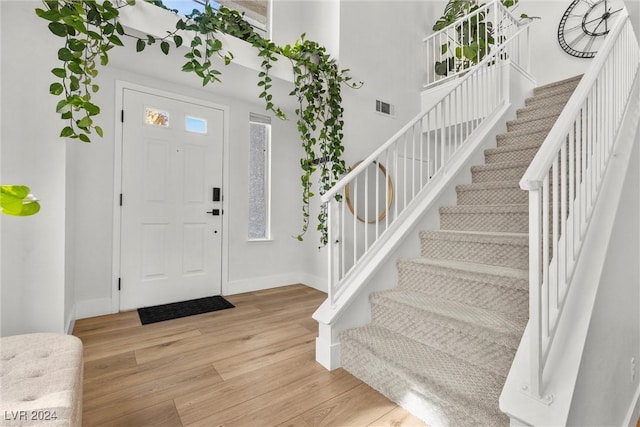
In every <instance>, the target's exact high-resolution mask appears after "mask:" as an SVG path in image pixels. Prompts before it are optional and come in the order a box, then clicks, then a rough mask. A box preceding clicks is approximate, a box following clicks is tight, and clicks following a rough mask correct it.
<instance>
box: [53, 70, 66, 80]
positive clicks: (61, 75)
mask: <svg viewBox="0 0 640 427" xmlns="http://www.w3.org/2000/svg"><path fill="white" fill-rule="evenodd" d="M51 73H52V74H53V75H54V76H56V77H59V78H61V79H64V78H65V77H67V71H66V70H65V69H64V68H54V69H53V70H51Z"/></svg>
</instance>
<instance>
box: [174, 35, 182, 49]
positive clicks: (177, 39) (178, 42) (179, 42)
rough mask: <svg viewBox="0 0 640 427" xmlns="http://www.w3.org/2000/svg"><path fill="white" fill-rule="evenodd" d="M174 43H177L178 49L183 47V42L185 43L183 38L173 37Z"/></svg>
mask: <svg viewBox="0 0 640 427" xmlns="http://www.w3.org/2000/svg"><path fill="white" fill-rule="evenodd" d="M173 42H174V43H175V45H176V47H180V46H182V42H183V40H182V37H181V36H179V35H175V36H173Z"/></svg>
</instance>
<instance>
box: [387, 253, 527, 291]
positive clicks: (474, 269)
mask: <svg viewBox="0 0 640 427" xmlns="http://www.w3.org/2000/svg"><path fill="white" fill-rule="evenodd" d="M398 264H413V265H419V266H431V267H433V268H441V269H445V270H448V272H447V274H451V272H452V271H459V272H466V273H471V275H472V276H473V277H478V275H487V276H499V277H501V278H505V277H506V278H511V279H518V280H521V281H522V283H521V284H520V285H519V286H518V287H517V288H518V289H521V290H523V291H528V290H529V284H528V283H527V282H528V280H529V271H528V270H521V269H518V268H509V267H500V266H487V265H485V264H477V263H473V262H463V261H451V260H443V259H431V258H424V257H420V258H411V259H408V260H401V261H398Z"/></svg>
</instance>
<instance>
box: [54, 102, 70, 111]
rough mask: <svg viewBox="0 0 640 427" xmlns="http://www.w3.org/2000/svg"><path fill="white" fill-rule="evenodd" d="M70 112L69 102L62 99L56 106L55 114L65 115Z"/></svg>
mask: <svg viewBox="0 0 640 427" xmlns="http://www.w3.org/2000/svg"><path fill="white" fill-rule="evenodd" d="M70 110H71V106H70V105H69V100H67V99H63V100H61V101H60V102H58V104H57V105H56V113H60V114H62V113H66V112H67V111H70Z"/></svg>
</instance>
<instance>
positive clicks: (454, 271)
mask: <svg viewBox="0 0 640 427" xmlns="http://www.w3.org/2000/svg"><path fill="white" fill-rule="evenodd" d="M498 3H499V2H498V1H492V2H491V4H492V7H495V10H496V11H498V10H500V7H501V4H498ZM502 12H504V11H500V13H502ZM493 13H494V17H497V16H498V13H497V12H493ZM452 25H453V27H452V28H454V31H455V26H456V25H459V24H452ZM496 28H499V27H496ZM510 28H511V30H510V31H511V32H510V35H509V37H505V38H504V43H503V44H502V45H499V46H496V48H495V49H494V50H493V51H492V52H491V54H490V55H488V56H487V57H486V58H485V59H484V60H483V61H480V63H479V64H477V65H475V66H474V67H472V68H466V69H464V70H461V72H459V73H455V75H451V76H446V80H448V81H449V83H447V84H449V85H450V87H449V88H448V89H447V90H448V92H447V94H446V95H445V96H444V97H443V98H442V99H440V100H439V101H438V102H436V103H434V104H433V105H432V106H431V107H429V108H427V109H426V110H425V111H423V112H422V113H421V114H420V115H419V116H418V117H416V118H415V119H414V120H412V121H411V122H409V123H408V124H407V125H406V126H405V127H404V128H402V129H401V130H400V131H399V132H398V133H397V134H396V135H394V136H393V137H392V138H391V139H390V140H389V141H387V142H386V143H385V144H383V145H382V146H381V147H380V148H379V149H377V150H376V151H375V152H374V153H372V154H371V155H370V156H369V157H368V158H367V159H365V160H364V161H363V162H362V163H361V164H360V165H359V166H358V167H356V168H355V169H354V170H353V171H351V172H350V173H349V174H348V175H347V176H345V177H344V178H343V179H342V180H341V181H340V182H339V183H338V184H337V185H336V186H335V187H334V188H333V189H331V190H330V191H329V192H327V193H326V194H325V195H324V197H323V201H324V202H325V203H327V204H328V211H329V263H328V265H329V286H328V289H329V297H328V299H327V301H325V303H323V304H322V306H321V307H320V308H319V309H318V310H317V311H316V313H315V314H314V319H316V320H317V321H318V322H319V335H318V338H317V340H316V349H317V350H316V358H317V360H318V361H319V362H320V363H322V364H323V365H324V366H326V367H327V368H329V369H334V368H337V367H340V366H342V367H344V368H345V369H347V370H348V371H350V372H352V373H353V374H354V375H356V376H358V377H359V378H361V379H362V380H363V381H365V382H367V383H368V384H369V385H371V386H372V387H374V388H375V389H377V390H379V391H380V392H381V393H383V394H385V395H386V396H388V397H389V398H390V399H392V400H394V401H395V402H397V403H399V404H400V405H402V406H403V407H405V408H407V409H408V410H410V411H411V412H413V413H414V414H415V415H417V416H418V417H420V418H421V419H423V420H425V421H426V422H427V423H429V424H431V425H492V426H493V425H506V424H508V423H509V422H510V421H511V423H515V424H530V425H549V424H553V425H561V424H566V423H567V422H568V421H567V420H568V419H569V418H568V417H569V415H568V414H569V413H570V410H571V407H572V405H575V404H576V402H580V399H579V396H578V397H576V395H575V393H574V391H575V389H576V384H577V383H578V381H577V378H578V375H579V368H580V364H581V360H582V349H584V347H585V341H586V339H587V333H588V331H589V324H590V319H591V315H592V311H591V310H593V306H594V300H595V298H596V294H597V289H598V286H599V283H598V282H597V281H598V280H599V278H600V276H599V274H600V272H601V271H602V270H603V267H602V266H603V264H604V262H605V257H606V244H602V243H601V242H606V241H607V239H608V236H609V234H610V233H611V229H612V225H611V224H612V221H613V219H612V218H614V216H613V215H609V216H608V217H609V219H608V220H607V221H609V222H607V225H602V226H601V225H600V224H599V225H598V229H599V230H598V231H597V232H593V230H594V227H593V226H590V224H591V220H592V217H594V218H598V219H599V218H601V217H606V216H607V215H606V211H607V206H614V205H615V206H618V201H619V199H616V197H618V198H619V194H620V192H619V191H617V190H616V191H605V192H604V194H602V191H603V190H602V188H603V186H605V184H606V185H612V184H610V182H616V181H615V180H616V179H618V181H617V182H618V184H617V185H618V186H619V187H620V186H621V185H622V184H620V182H621V181H620V179H621V178H620V177H621V176H624V175H625V173H626V171H627V169H628V166H629V159H628V158H625V159H620V158H616V154H615V153H616V152H620V153H622V157H625V156H626V157H628V152H629V150H631V148H630V147H633V141H634V138H636V137H635V131H636V129H637V123H638V116H639V115H640V113H639V112H638V110H637V108H640V107H639V106H638V105H636V104H638V99H637V98H640V97H639V96H638V91H639V89H638V87H639V83H638V78H637V76H638V68H639V65H640V49H639V48H638V41H637V39H636V37H635V35H634V34H633V30H632V28H631V23H630V21H629V18H628V16H627V14H626V12H623V13H620V14H618V19H617V20H616V23H615V24H614V25H612V26H611V30H610V33H609V35H608V36H607V40H606V42H605V44H604V45H603V46H602V47H601V50H600V52H599V54H598V56H597V57H596V58H595V60H594V62H593V65H592V66H591V68H590V69H589V71H588V72H587V73H585V75H584V76H583V77H580V76H578V77H575V78H571V79H567V80H563V81H560V82H556V83H552V84H549V85H545V86H543V87H540V88H536V89H535V90H533V96H532V97H530V98H528V99H526V100H525V101H524V102H523V103H522V105H521V106H520V108H519V109H517V110H516V111H515V114H516V118H514V119H513V120H510V121H507V122H506V123H504V126H505V127H506V130H507V132H504V133H502V134H498V135H497V136H495V139H494V141H495V146H494V147H492V148H488V149H485V150H484V163H482V164H481V163H477V164H475V165H473V166H471V165H470V159H473V158H475V157H474V156H476V153H475V151H476V150H477V148H478V147H480V146H482V145H483V144H486V142H485V140H486V139H487V137H488V136H490V135H495V133H496V132H495V129H494V128H495V127H496V126H501V116H502V115H503V114H505V112H507V111H513V109H512V108H511V107H510V102H511V101H510V100H511V99H512V96H511V93H510V92H511V91H512V90H513V84H510V79H512V77H511V76H512V74H511V72H510V70H512V69H516V70H520V71H522V70H523V69H525V70H526V67H525V66H524V64H527V63H528V60H527V59H526V57H525V56H526V55H524V54H523V52H522V50H521V46H526V45H527V42H526V41H525V42H523V40H525V39H526V35H528V29H527V27H526V26H525V27H522V28H516V29H515V30H514V29H513V28H512V27H510ZM437 37H439V36H436V38H435V40H438V39H437ZM438 42H439V41H436V42H434V46H435V47H434V48H433V49H436V48H437V46H438ZM433 49H432V50H433ZM434 55H437V54H434ZM523 74H524V75H525V76H526V71H524V73H523ZM442 80H444V79H442ZM452 81H453V83H451V82H452ZM437 83H439V82H434V84H437ZM442 87H443V86H440V87H439V88H438V89H442ZM524 90H526V88H525V89H524ZM516 98H517V96H516ZM612 159H613V161H612ZM610 163H613V164H615V165H616V166H613V167H610V168H608V166H609V164H610ZM383 166H384V167H383ZM379 169H380V170H383V171H384V178H383V182H382V184H380V183H378V182H377V181H376V184H373V186H371V184H368V183H369V182H370V180H369V174H371V173H378V170H379ZM465 171H466V173H467V174H468V176H470V178H471V182H470V183H468V181H467V182H466V183H463V182H464V180H462V181H461V179H460V177H461V176H463V175H465ZM612 176H618V178H615V177H613V178H612ZM603 183H604V184H603ZM358 186H364V190H365V191H364V193H363V194H364V195H363V196H361V198H360V200H358V199H357V198H356V199H355V200H354V199H353V198H352V199H351V200H349V202H350V203H351V204H352V205H355V206H352V205H350V206H349V207H350V209H352V210H354V211H356V212H358V204H362V205H363V206H365V208H364V212H365V217H367V218H374V220H373V221H372V222H370V223H369V224H363V223H360V222H359V221H358V219H357V216H356V215H351V214H350V213H349V212H348V211H347V209H346V208H345V205H346V203H345V200H346V199H347V197H346V196H347V195H348V194H349V190H350V191H351V195H353V194H356V193H357V188H358ZM453 186H455V194H456V196H457V204H456V205H453V206H451V205H449V206H447V203H445V204H444V205H443V204H441V203H440V202H441V201H442V200H445V199H446V197H445V196H446V194H447V192H451V191H452V187H453ZM607 188H608V187H607ZM599 200H600V202H599ZM371 201H374V202H375V203H373V206H375V207H374V208H373V211H368V212H367V209H371V208H369V206H370V205H371V203H370V202H371ZM381 202H382V203H381ZM438 203H440V204H438ZM598 203H600V205H599V204H598ZM602 203H605V204H607V206H604V207H603V206H602ZM449 204H450V202H449ZM380 206H382V208H380ZM601 211H603V212H605V213H600V212H601ZM594 212H595V213H594ZM367 214H368V215H367ZM436 216H437V217H438V218H439V220H438V221H436V223H435V224H437V225H439V227H438V226H435V227H433V226H429V227H427V228H423V229H422V230H418V231H416V230H415V227H416V225H417V224H431V225H433V220H432V218H433V217H436ZM375 218H377V219H375ZM602 233H604V234H605V236H604V237H603V236H602ZM607 233H608V234H607ZM594 234H595V235H596V237H593V235H594ZM412 240H413V241H419V246H416V251H415V252H414V253H413V255H410V256H413V257H412V258H405V257H402V258H398V257H397V255H394V254H395V253H396V252H397V251H399V250H400V249H398V248H403V249H402V250H403V251H404V252H403V253H406V252H407V251H406V250H405V249H406V248H407V247H410V246H411V245H409V244H407V242H410V241H412ZM594 242H600V245H598V243H594ZM418 247H419V256H417V255H418V253H417V251H418ZM390 258H391V259H396V260H397V273H396V276H397V286H396V287H395V288H391V289H390V288H389V286H392V284H391V283H388V282H389V280H390V277H392V275H391V274H390V273H389V270H388V269H384V268H382V269H381V267H380V266H381V265H383V264H385V265H386V263H387V260H388V259H390ZM592 267H593V268H594V270H593V273H592V274H591V275H590V273H589V272H590V270H589V269H590V268H592ZM636 273H637V272H636ZM378 275H379V277H378ZM590 276H592V277H590ZM381 281H386V282H387V284H383V285H381V284H380V282H381ZM394 281H395V280H394ZM574 281H577V284H573V282H574ZM582 282H584V283H582ZM587 282H589V283H587ZM591 282H593V283H591ZM572 287H573V288H575V287H580V288H581V289H578V290H575V291H573V296H571V288H572ZM381 289H383V290H381ZM563 312H565V313H563ZM576 319H578V321H576ZM556 337H558V338H556ZM554 339H555V340H556V341H557V342H558V343H559V344H557V345H554V344H555V342H556V341H554ZM567 345H568V346H569V347H566V346H567ZM565 353H566V354H565ZM611 359H612V360H613V359H614V358H613V357H611ZM634 360H635V359H634V358H632V361H631V362H632V366H633V361H634ZM632 370H633V368H632ZM633 378H634V379H633V381H635V383H637V379H635V377H633ZM635 383H634V384H635ZM638 390H639V392H640V386H638ZM583 394H584V393H583ZM636 394H637V393H636ZM636 399H637V398H636ZM636 412H638V411H637V410H636ZM507 414H508V415H507ZM630 414H631V413H630ZM629 417H633V415H629ZM629 417H628V418H629Z"/></svg>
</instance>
